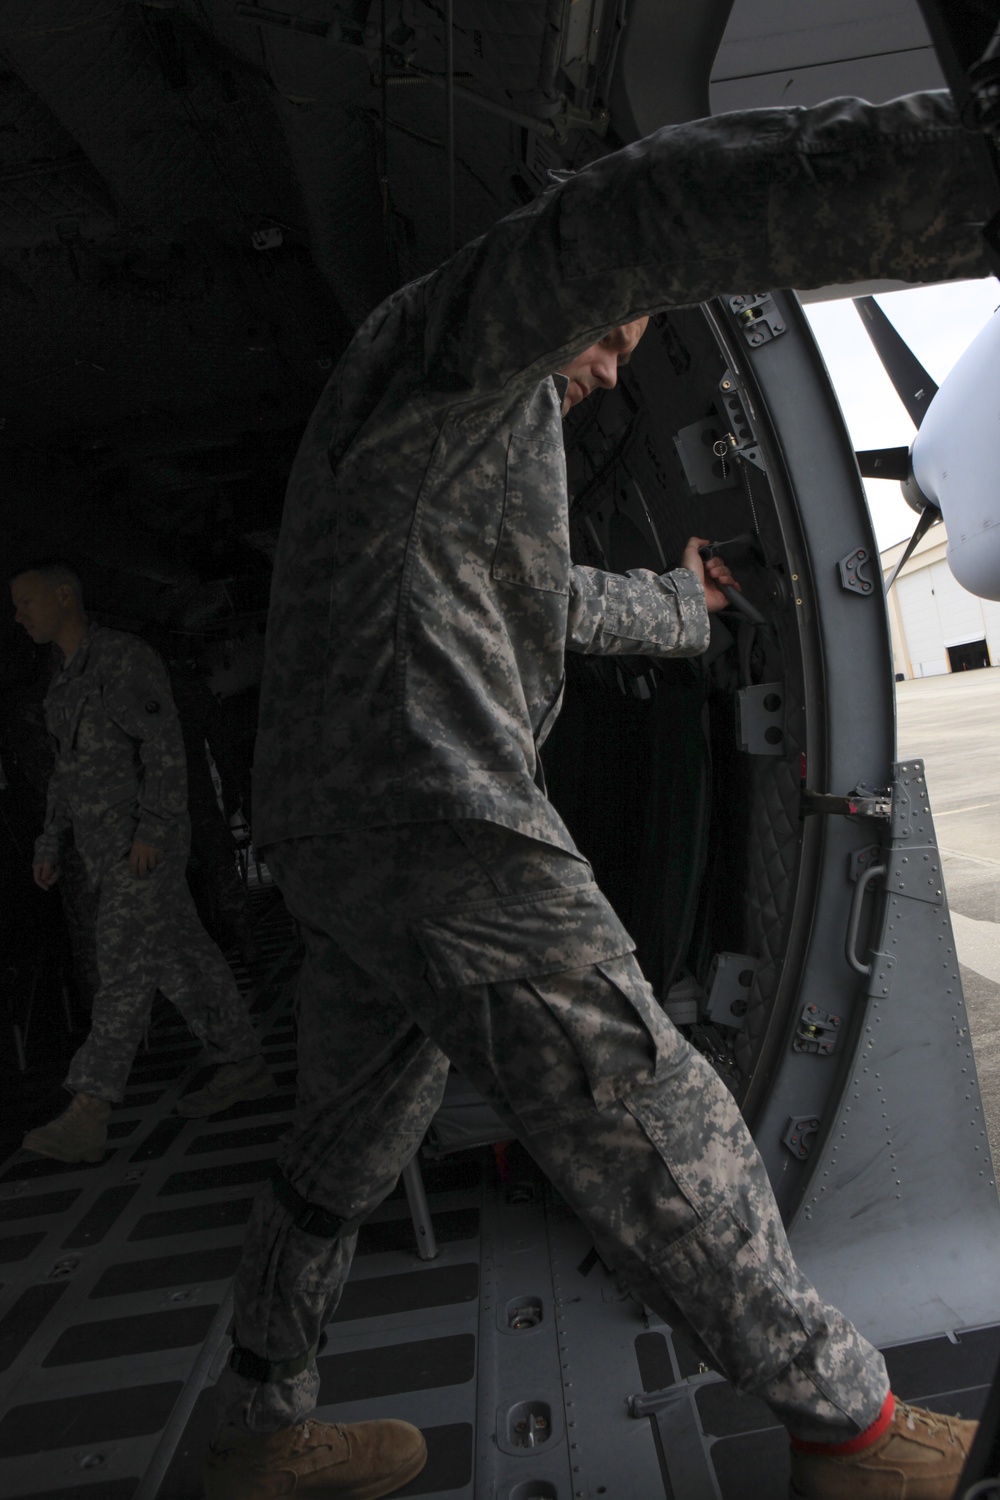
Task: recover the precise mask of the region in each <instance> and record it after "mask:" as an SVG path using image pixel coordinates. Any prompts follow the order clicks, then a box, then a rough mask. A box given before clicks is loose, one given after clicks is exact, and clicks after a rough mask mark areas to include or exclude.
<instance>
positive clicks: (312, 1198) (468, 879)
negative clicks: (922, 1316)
mask: <svg viewBox="0 0 1000 1500" xmlns="http://www.w3.org/2000/svg"><path fill="white" fill-rule="evenodd" d="M268 863H269V865H270V867H271V868H272V870H274V871H275V873H276V875H277V878H278V880H279V883H280V885H281V887H282V890H283V892H284V894H285V898H286V900H287V902H288V905H289V907H290V908H291V910H292V911H293V912H294V914H295V915H296V917H297V918H298V920H299V921H300V923H301V924H302V928H303V935H304V938H305V943H306V959H305V963H304V967H303V970H302V973H301V977H300V981H299V989H298V995H297V1008H298V1026H299V1037H298V1040H299V1094H298V1104H297V1112H296V1117H295V1126H294V1131H293V1134H292V1136H291V1138H290V1140H289V1142H288V1144H287V1145H286V1147H285V1149H284V1152H283V1155H282V1158H281V1162H280V1165H281V1168H282V1171H283V1173H284V1175H285V1177H286V1178H287V1179H288V1181H290V1182H291V1183H292V1184H293V1186H294V1187H295V1189H296V1190H297V1192H298V1193H299V1194H300V1195H301V1197H303V1198H305V1199H307V1200H308V1201H309V1202H310V1203H311V1204H316V1205H319V1206H320V1207H322V1208H323V1209H325V1210H326V1211H327V1212H329V1213H331V1214H334V1215H337V1216H339V1217H340V1218H343V1219H347V1220H351V1219H354V1218H356V1217H360V1216H363V1215H365V1214H367V1213H370V1212H371V1210H372V1209H374V1208H375V1206H376V1205H377V1204H378V1203H380V1202H381V1201H382V1199H383V1198H384V1197H385V1196H386V1195H387V1194H388V1193H389V1192H390V1191H391V1189H392V1187H393V1185H394V1184H395V1182H396V1179H397V1177H398V1174H399V1172H400V1171H401V1170H402V1168H403V1167H404V1166H405V1165H406V1163H407V1161H408V1160H409V1159H410V1157H411V1156H412V1155H413V1153H414V1152H415V1151H416V1149H417V1147H418V1145H419V1143H420V1140H421V1137H422V1136H423V1134H424V1131H425V1130H426V1128H427V1125H428V1123H429V1121H430V1119H431V1116H432V1115H433V1112H434V1110H435V1109H436V1107H437V1105H438V1103H439V1101H440V1098H441V1095H442V1092H443V1089H444V1083H445V1078H446V1075H447V1071H448V1059H449V1058H450V1059H451V1060H452V1061H453V1062H454V1063H455V1064H456V1065H457V1066H458V1067H459V1068H460V1069H461V1071H462V1072H463V1073H464V1074H465V1075H466V1076H467V1077H468V1078H469V1079H471V1080H472V1081H473V1082H474V1083H475V1084H476V1085H477V1086H478V1087H479V1088H480V1089H481V1090H482V1092H483V1093H484V1094H485V1095H486V1097H487V1098H488V1099H489V1100H490V1102H491V1103H492V1104H493V1106H494V1107H495V1108H496V1109H497V1111H498V1112H499V1113H500V1114H502V1115H503V1116H504V1117H505V1118H507V1119H508V1120H509V1121H510V1124H511V1132H512V1134H517V1135H518V1136H519V1137H520V1138H521V1140H522V1141H523V1142H524V1144H525V1146H526V1147H527V1149H528V1150H529V1151H530V1153H531V1155H532V1156H533V1157H534V1158H535V1160H536V1161H537V1162H538V1163H539V1165H540V1166H541V1167H542V1168H543V1170H544V1171H545V1172H546V1173H547V1174H548V1176H549V1177H550V1178H551V1180H552V1181H553V1183H554V1184H555V1185H556V1187H557V1188H558V1189H559V1191H560V1192H561V1193H562V1194H563V1195H564V1196H565V1197H566V1199H567V1200H568V1201H569V1203H570V1204H571V1205H572V1206H573V1207H574V1209H575V1210H576V1212H577V1213H578V1214H579V1215H580V1217H581V1219H582V1220H583V1221H584V1223H585V1224H586V1225H587V1226H588V1228H589V1229H590V1231H591V1233H592V1234H593V1235H594V1237H595V1240H596V1242H597V1244H598V1245H599V1247H600V1250H601V1254H602V1256H603V1257H604V1258H605V1259H606V1260H608V1261H609V1262H610V1263H611V1264H612V1265H613V1266H614V1267H615V1269H616V1271H617V1272H618V1273H620V1274H621V1275H622V1276H623V1277H624V1278H625V1280H626V1281H627V1282H628V1283H629V1285H630V1286H631V1287H632V1288H633V1289H634V1290H635V1291H636V1293H637V1294H638V1295H639V1296H641V1297H642V1298H643V1300H644V1301H645V1302H646V1303H647V1304H648V1305H649V1306H651V1307H653V1308H654V1309H657V1310H662V1311H663V1312H664V1315H665V1316H666V1317H667V1318H668V1320H669V1319H670V1317H671V1315H672V1313H673V1310H674V1307H678V1308H680V1310H681V1311H682V1313H683V1315H684V1317H685V1318H686V1319H687V1321H688V1322H689V1323H690V1324H691V1326H692V1327H693V1328H694V1329H695V1331H696V1332H697V1333H698V1334H699V1335H700V1337H701V1339H702V1340H703V1341H704V1343H705V1344H706V1345H707V1347H708V1348H709V1350H710V1351H711V1353H712V1355H713V1357H714V1359H715V1361H716V1362H717V1364H718V1367H719V1368H720V1369H721V1370H722V1371H724V1372H725V1374H726V1375H727V1376H728V1377H729V1378H730V1379H731V1380H732V1381H733V1382H734V1383H735V1384H736V1385H737V1386H738V1387H739V1388H740V1389H742V1390H749V1391H754V1392H755V1393H756V1394H758V1395H759V1396H761V1397H763V1398H764V1400H766V1401H767V1402H768V1403H769V1404H770V1406H771V1407H772V1409H773V1410H774V1412H775V1414H776V1415H777V1416H778V1417H779V1418H780V1419H781V1420H782V1421H784V1422H785V1423H786V1424H787V1425H788V1426H789V1427H790V1429H791V1430H792V1431H793V1432H794V1433H795V1434H796V1435H797V1436H799V1437H802V1438H806V1439H814V1440H817V1441H825V1442H837V1441H841V1440H844V1441H846V1440H847V1439H849V1438H851V1437H853V1436H854V1435H856V1434H857V1432H858V1431H860V1430H862V1429H864V1428H865V1427H867V1426H868V1425H870V1424H871V1423H872V1422H873V1421H874V1420H875V1418H876V1417H877V1416H878V1414H879V1411H880V1409H881V1407H882V1404H883V1401H884V1399H885V1396H886V1394H887V1391H888V1380H887V1378H886V1373H885V1366H884V1363H883V1361H882V1358H881V1356H880V1355H879V1353H878V1352H877V1351H876V1350H875V1349H873V1348H872V1347H871V1345H869V1344H868V1343H867V1342H866V1341H865V1340H864V1339H863V1338H862V1337H861V1336H860V1334H859V1333H858V1332H857V1331H856V1330H855V1329H854V1328H852V1327H851V1325H850V1324H849V1323H848V1322H847V1321H846V1320H845V1319H844V1318H843V1317H842V1316H841V1314H840V1313H838V1312H837V1311H835V1309H833V1308H832V1307H829V1306H828V1305H827V1304H825V1303H824V1302H823V1301H822V1300H821V1298H820V1297H819V1295H818V1294H817V1292H816V1291H815V1290H814V1288H813V1287H812V1286H810V1284H809V1283H808V1282H807V1281H806V1280H805V1278H804V1277H803V1276H802V1275H801V1274H800V1272H799V1271H798V1269H797V1268H796V1266H795V1263H794V1261H793V1259H792V1256H791V1252H790V1250H789V1247H788V1243H787V1240H786V1238H785V1234H784V1230H783V1228H782V1225H781V1221H780V1218H779V1215H778V1211H777V1208H776V1205H775V1203H774V1199H773V1196H772V1193H771V1189H770V1184H769V1182H768V1180H767V1176H766V1174H765V1171H764V1167H763V1164H762V1162H761V1160H760V1158H759V1156H758V1154H757V1151H756V1149H755V1147H754V1145H753V1142H752V1140H751V1138H750V1136H749V1133H748V1132H747V1130H746V1127H745V1126H744V1124H743V1120H742V1118H741V1116H740V1114H739V1112H738V1110H737V1108H736V1105H735V1103H734V1101H733V1099H732V1097H731V1096H730V1094H729V1092H728V1090H727V1089H726V1088H725V1087H724V1086H723V1084H722V1083H721V1082H720V1081H719V1079H718V1078H717V1076H716V1074H715V1073H714V1072H713V1070H712V1069H711V1068H710V1067H709V1065H708V1063H706V1062H705V1060H704V1059H703V1058H702V1057H701V1056H700V1055H699V1054H698V1053H697V1052H696V1051H694V1049H693V1048H692V1047H691V1046H690V1045H689V1044H688V1042H687V1041H686V1040H685V1038H684V1037H683V1036H682V1035H681V1034H680V1032H679V1031H677V1030H676V1029H675V1028H674V1027H673V1026H672V1024H671V1023H670V1022H669V1021H668V1020H667V1018H666V1016H665V1015H664V1013H663V1011H662V1010H661V1008H660V1007H659V1005H658V1004H657V1003H656V1000H655V998H654V996H653V993H652V991H651V990H650V988H649V986H648V984H647V983H646V982H645V980H644V979H643V978H642V975H641V973H640V971H639V968H638V966H637V964H636V962H635V959H634V957H633V956H632V953H631V947H632V945H631V942H630V940H629V938H628V936H627V934H626V933H625V932H624V929H623V928H622V927H621V924H620V923H619V921H618V919H617V917H616V916H615V915H614V913H613V911H612V909H611V907H610V906H609V905H608V903H607V901H606V900H605V899H604V897H603V896H602V895H601V893H600V891H599V890H598V889H597V887H596V885H595V884H594V882H593V878H592V874H591V871H590V867H589V865H587V864H586V862H585V861H584V860H583V859H582V857H579V856H576V857H574V856H573V855H571V854H567V853H565V852H564V851H562V850H560V849H557V848H555V847H552V846H549V845H547V844H542V843H538V842H536V841H534V840H532V839H529V838H526V837H525V836H523V835H521V834H518V833H514V832H511V831H509V830H507V829H504V828H500V827H497V826H495V825H492V824H488V823H476V822H456V823H452V824H447V823H432V824H411V825H407V826H403V827H397V828H376V829H368V830H364V831H359V832H353V831H352V832H349V833H344V832H341V833H338V834H337V835H336V836H331V837H328V838H319V837H317V838H307V839H298V840H294V841H289V842H285V843H281V844H278V845H276V846H274V847H273V848H272V849H270V850H269V851H268ZM355 1238H356V1236H354V1235H351V1236H347V1237H342V1238H340V1239H332V1240H331V1239H321V1238H319V1237H317V1236H316V1235H311V1234H309V1233H307V1232H306V1231H304V1230H301V1229H299V1228H297V1227H296V1226H295V1225H294V1223H293V1221H292V1219H291V1217H290V1215H289V1214H288V1213H287V1212H286V1210H285V1209H284V1208H283V1207H282V1206H281V1205H280V1204H279V1203H278V1202H277V1201H276V1200H275V1197H274V1195H273V1192H272V1190H271V1188H270V1187H268V1188H266V1189H265V1190H264V1192H263V1194H262V1195H261V1196H260V1197H259V1198H258V1200H257V1203H256V1205H255V1207H254V1211H253V1217H252V1219H251V1223H250V1228H249V1232H248V1236H247V1241H246V1246H245V1250H244V1255H243V1260H242V1264H241V1266H240V1269H239V1271H238V1273H237V1283H236V1338H237V1342H238V1343H239V1345H240V1346H241V1347H243V1348H245V1349H249V1350H250V1351H252V1353H254V1354H255V1355H257V1356H259V1357H261V1358H263V1359H265V1360H267V1361H268V1362H269V1363H272V1364H277V1363H282V1362H286V1361H291V1360H294V1359H295V1358H297V1357H298V1356H300V1355H302V1354H303V1353H304V1352H305V1351H306V1350H308V1349H309V1348H310V1347H312V1346H313V1345H315V1344H316V1343H317V1341H318V1339H319V1336H320V1332H321V1330H322V1328H323V1326H324V1324H325V1323H326V1322H327V1321H328V1320H329V1318H330V1316H331V1315H332V1313H333V1311H334V1309H335V1308H336V1305H337V1302H338V1300H339V1297H340V1292H341V1288H342V1286H343V1283H344V1281H345V1279H346V1277H347V1273H348V1270H349V1268H350V1262H351V1257H352V1254H353V1251H354V1244H355ZM318 1385H319V1380H318V1376H317V1373H316V1368H315V1363H312V1364H311V1365H310V1366H309V1367H308V1368H307V1369H306V1370H305V1371H304V1372H302V1373H301V1374H299V1375H296V1376H294V1377H292V1378H289V1379H284V1380H281V1379H279V1380H273V1381H270V1382H258V1381H255V1380H252V1379H249V1378H247V1377H244V1376H240V1375H236V1374H235V1373H234V1372H233V1371H232V1370H226V1371H225V1373H224V1375H223V1378H222V1381H221V1382H220V1396H221V1413H220V1416H221V1420H222V1421H223V1422H234V1423H237V1424H241V1425H244V1426H247V1427H249V1428H250V1429H251V1430H252V1431H255V1432H266V1431H271V1430H275V1429H277V1428H280V1427H283V1426H288V1425H290V1424H292V1423H295V1422H299V1421H302V1420H303V1419H304V1418H305V1417H306V1416H308V1414H309V1412H310V1411H311V1410H312V1408H313V1406H314V1404H315V1400H316V1392H317V1390H318Z"/></svg>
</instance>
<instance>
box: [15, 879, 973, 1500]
mask: <svg viewBox="0 0 1000 1500" xmlns="http://www.w3.org/2000/svg"><path fill="white" fill-rule="evenodd" d="M259 936H260V943H261V958H260V960H259V962H257V963H255V965H254V966H253V971H252V972H250V971H241V970H238V971H237V977H238V982H239V983H240V984H241V988H243V990H244V991H245V992H246V993H247V994H248V995H251V997H252V998H253V1001H254V1005H255V1011H256V1018H257V1019H258V1020H259V1021H261V1022H262V1023H263V1042H264V1049H265V1053H266V1056H267V1057H268V1060H269V1061H270V1063H271V1065H272V1067H274V1069H275V1071H276V1074H277V1076H278V1079H279V1085H280V1087H279V1092H278V1093H277V1094H276V1095H274V1096H272V1097H271V1098H269V1099H261V1100H256V1101H253V1102H250V1103H244V1104H239V1105H235V1106H233V1108H231V1109H230V1110H228V1111H226V1113H225V1114H223V1115H216V1116H213V1117H212V1118H211V1119H208V1120H184V1119H182V1118H181V1117H180V1116H176V1115H173V1114H171V1110H172V1108H173V1105H174V1103H175V1101H176V1100H177V1099H178V1098H179V1097H180V1095H181V1094H182V1093H185V1092H187V1091H188V1090H190V1089H192V1088H195V1087H198V1086H199V1083H200V1081H201V1078H202V1076H203V1073H204V1070H203V1069H201V1068H200V1067H199V1064H198V1061H197V1059H198V1056H199V1049H198V1047H197V1045H196V1044H195V1043H194V1042H193V1041H192V1040H191V1038H190V1037H189V1035H188V1033H187V1031H186V1029H185V1027H184V1025H183V1022H181V1020H180V1018H179V1016H177V1015H176V1013H175V1012H174V1011H173V1010H172V1009H171V1008H169V1007H166V1008H160V1009H158V1010H157V1012H156V1014H155V1018H154V1025H153V1027H152V1028H151V1033H150V1039H149V1047H148V1050H147V1051H144V1052H142V1053H141V1054H140V1056H139V1058H138V1059H137V1061H136V1065H135V1068H134V1069H133V1073H132V1077H131V1080H130V1087H129V1090H128V1094H127V1097H126V1100H125V1102H124V1104H123V1105H122V1106H121V1107H120V1108H118V1109H116V1110H115V1112H114V1116H113V1123H112V1129H111V1144H110V1149H109V1151H108V1152H107V1154H106V1157H105V1160H104V1161H103V1162H101V1163H99V1164H97V1165H94V1166H91V1165H84V1164H81V1165H79V1166H76V1167H67V1166H64V1165H62V1164H60V1163H57V1162H50V1161H46V1160H44V1159H42V1158H39V1157H35V1156H31V1155H29V1154H28V1153H17V1154H16V1155H15V1156H13V1157H12V1158H11V1159H10V1160H9V1161H8V1162H6V1163H5V1164H4V1165H3V1166H2V1167H0V1280H2V1286H0V1494H2V1495H3V1496H4V1497H5V1500H29V1497H30V1500H201V1495H202V1490H201V1481H200V1475H201V1468H202V1463H203V1460H204V1453H205V1448H206V1445H207V1442H208V1438H209V1436H210V1433H211V1429H212V1425H213V1409H212V1398H213V1392H212V1386H213V1384H214V1381H215V1379H216V1378H217V1376H218V1373H219V1371H220V1370H221V1368H222V1367H223V1365H224V1363H225V1359H226V1357H227V1354H228V1348H229V1338H228V1329H229V1323H230V1303H229V1297H230V1283H231V1277H232V1274H233V1271H234V1269H235V1266H236V1264H237V1261H238V1259H239V1254H240V1248H241V1242H242V1235H243V1226H244V1225H245V1223H246V1221H247V1218H248V1216H249V1213H250V1208H251V1204H252V1201H253V1196H254V1193H255V1191H256V1188H257V1186H258V1185H259V1183H260V1182H261V1181H262V1180H263V1179H264V1178H265V1177H266V1176H267V1175H268V1173H269V1171H270V1169H271V1164H272V1161H273V1159H274V1156H275V1154H276V1150H277V1143H278V1141H279V1139H280V1137H281V1135H282V1133H283V1132H284V1130H285V1129H286V1128H287V1124H288V1120H289V1118H290V1111H291V1107H292V1102H293V1084H294V1070H293V1066H292V1065H293V1063H294V1047H293V1035H292V1020H291V1015H290V1005H289V995H290V984H289V980H290V977H291V974H292V971H293V969H294V962H295V959H296V952H297V950H296V947H295V941H294V934H293V931H292V927H291V923H290V921H289V919H288V917H287V914H286V913H285V912H284V909H283V908H282V907H281V906H280V905H274V906H272V907H271V908H270V910H268V911H267V912H266V914H265V915H264V916H263V917H262V918H261V922H260V927H259ZM508 1160H509V1166H510V1169H511V1171H510V1175H509V1176H508V1178H507V1180H506V1181H502V1180H500V1177H499V1176H498V1173H497V1169H496V1164H495V1162H494V1158H493V1154H492V1152H491V1151H490V1150H489V1149H486V1150H481V1151H478V1152H466V1153H463V1154H460V1155H455V1156H451V1157H446V1158H444V1159H443V1160H441V1161H437V1162H432V1163H428V1164H424V1165H423V1166H422V1171H423V1176H424V1179H425V1186H426V1188H427V1192H428V1198H429V1202H430V1207H431V1211H432V1215H433V1221H434V1227H435V1231H436V1234H437V1239H438V1242H439V1250H440V1253H439V1255H438V1257H437V1259H435V1260H433V1261H420V1260H419V1259H418V1258H417V1256H416V1240H415V1235H414V1230H413V1226H412V1223H411V1221H410V1217H409V1212H408V1208H407V1203H406V1199H405V1196H404V1194H403V1192H402V1189H397V1190H396V1192H395V1193H394V1194H393V1196H392V1197H391V1198H389V1199H387V1200H386V1202H385V1203H384V1204H382V1206H381V1207H380V1208H379V1209H378V1210H377V1212H376V1213H375V1214H374V1215H372V1217H371V1218H370V1219H369V1220H368V1221H367V1222H366V1223H365V1224H364V1225H363V1226H362V1229H361V1233H360V1235H359V1241H358V1254H357V1256H356V1258H355V1262H354V1266H353V1269H352V1273H351V1278H350V1280H349V1282H348V1284H347V1287H346V1289H345V1292H344V1296H343V1299H342V1302H341V1305H340V1307H339V1309H338V1312H337V1315H336V1317H335V1319H334V1320H333V1322H332V1323H331V1325H330V1327H329V1329H328V1338H329V1342H328V1344H327V1347H326V1349H325V1350H324V1352H323V1354H322V1355H321V1357H320V1360H319V1367H320V1374H321V1382H322V1383H321V1391H320V1406H319V1409H318V1412H317V1415H318V1416H319V1417H320V1418H321V1419H326V1420H334V1419H336V1420H346V1421H350V1420H352V1419H355V1420H361V1419H370V1418H372V1417H379V1416H394V1417H402V1418H405V1419H407V1420H409V1421H412V1422H415V1423H417V1425H419V1426H420V1427H421V1428H422V1429H423V1431H424V1434H425V1436H426V1439H427V1444H428V1451H429V1460H428V1464H427V1467H426V1468H425V1470H424V1471H423V1473H422V1474H420V1475H419V1476H418V1477H417V1479H415V1480H414V1481H413V1482H412V1483H411V1484H410V1485H408V1486H407V1487H406V1488H405V1489H403V1490H401V1491H399V1492H398V1493H399V1494H400V1495H421V1496H425V1497H427V1500H529V1497H530V1500H581V1497H587V1500H591V1497H598V1496H606V1497H608V1500H773V1497H774V1496H776V1495H780V1494H783V1493H784V1489H785V1484H786V1479H787V1458H786V1444H785V1438H784V1434H783V1432H782V1430H781V1429H780V1428H778V1427H776V1426H775V1425H774V1423H773V1419H772V1418H771V1416H770V1414H769V1412H768V1410H767V1408H766V1407H764V1406H763V1405H762V1404H760V1403H759V1402H756V1401H754V1400H753V1399H752V1398H743V1397H739V1396H737V1395H736V1394H735V1393H734V1392H733V1391H732V1390H731V1388H730V1387H729V1386H728V1385H727V1384H726V1383H725V1382H724V1381H722V1380H721V1379H720V1378H719V1377H718V1376H717V1375H715V1374H714V1373H712V1372H711V1371H707V1370H706V1369H705V1368H704V1366H701V1365H699V1362H698V1357H697V1355H696V1354H695V1353H694V1352H693V1351H692V1350H691V1349H689V1348H688V1347H687V1345H686V1344H685V1342H684V1340H683V1339H682V1338H680V1337H678V1336H676V1335H674V1334H672V1332H671V1330H670V1329H669V1328H667V1327H666V1326H665V1325H664V1324H662V1323H659V1322H658V1321H657V1320H656V1319H655V1318H651V1317H649V1316H647V1315H646V1314H644V1310H643V1309H642V1308H641V1307H639V1306H638V1304H637V1303H636V1302H634V1301H633V1300H632V1298H631V1297H629V1296H628V1295H627V1294H625V1293H624V1292H623V1291H622V1290H620V1289H619V1287H618V1286H617V1285H616V1283H615V1281H614V1279H613V1278H612V1277H611V1276H609V1275H608V1273H607V1272H606V1270H605V1268H604V1266H603V1265H602V1263H601V1261H600V1260H599V1259H598V1257H597V1255H596V1253H595V1252H594V1250H593V1249H592V1247H591V1245H590V1242H589V1240H588V1237H587V1235H586V1232H585V1230H584V1229H583V1227H582V1226H581V1225H580V1224H579V1222H578V1221H577V1220H576V1219H575V1217H574V1216H573V1215H572V1214H571V1213H570V1211H569V1210H568V1209H567V1208H566V1207H565V1206H564V1205H563V1204H562V1202H561V1201H560V1199H559V1198H558V1195H556V1194H555V1193H553V1191H552V1189H551V1188H550V1187H549V1186H548V1185H547V1184H546V1183H545V1182H544V1180H543V1179H542V1178H541V1177H540V1175H539V1173H538V1172H537V1170H536V1169H535V1168H534V1166H533V1164H532V1163H531V1162H530V1160H529V1159H528V1158H527V1156H526V1155H525V1154H524V1153H523V1152H521V1151H520V1149H519V1148H516V1147H515V1148H514V1150H513V1151H512V1152H511V1154H510V1156H509V1159H508ZM998 1354H1000V1329H988V1330H983V1331H981V1332H978V1333H970V1334H962V1335H961V1336H959V1337H958V1338H957V1339H948V1338H942V1339H936V1340H930V1341H927V1342H925V1343H922V1344H918V1345H910V1346H907V1347H905V1348H901V1349H897V1350H890V1351H889V1353H888V1358H889V1363H890V1369H891V1373H892V1376H893V1385H894V1388H895V1389H896V1391H897V1394H899V1395H900V1396H902V1397H903V1398H906V1399H923V1400H929V1402H930V1404H936V1405H938V1406H939V1408H940V1409H943V1410H952V1411H957V1412H961V1413H962V1414H963V1415H976V1414H977V1413H978V1411H979V1410H980V1409H981V1406H982V1404H983V1402H984V1400H985V1395H986V1390H987V1388H988V1385H989V1381H990V1379H991V1377H992V1374H993V1369H994V1366H995V1364H996V1361H997V1356H998ZM477 1434H478V1441H477Z"/></svg>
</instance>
